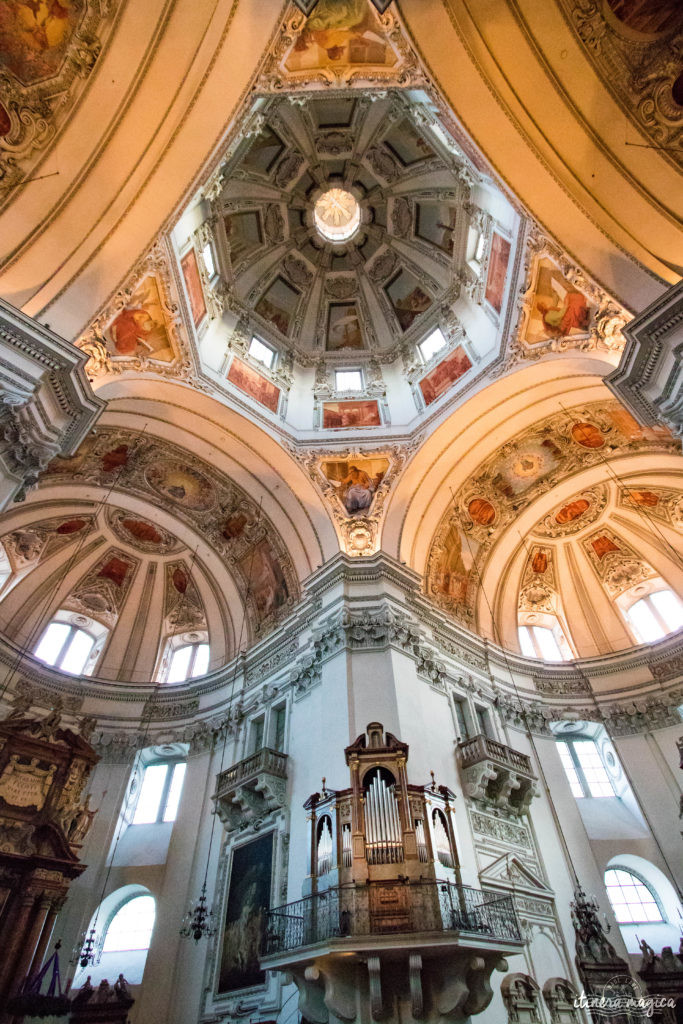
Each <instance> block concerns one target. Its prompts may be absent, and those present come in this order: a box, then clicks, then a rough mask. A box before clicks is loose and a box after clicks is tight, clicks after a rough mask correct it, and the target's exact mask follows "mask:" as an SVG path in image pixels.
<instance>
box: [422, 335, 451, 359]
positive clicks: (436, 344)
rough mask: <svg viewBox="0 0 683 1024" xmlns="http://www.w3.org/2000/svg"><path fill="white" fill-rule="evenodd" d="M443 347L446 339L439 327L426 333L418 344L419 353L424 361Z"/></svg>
mask: <svg viewBox="0 0 683 1024" xmlns="http://www.w3.org/2000/svg"><path fill="white" fill-rule="evenodd" d="M445 347H446V339H445V338H444V336H443V331H442V330H441V328H440V327H437V328H436V329H435V330H433V331H432V333H431V334H428V335H427V337H426V338H425V340H424V341H421V342H420V344H419V345H418V348H419V350H420V355H421V356H422V358H423V359H424V361H425V363H428V362H429V360H430V359H431V358H432V356H435V355H436V353H437V352H440V351H441V349H443V348H445Z"/></svg>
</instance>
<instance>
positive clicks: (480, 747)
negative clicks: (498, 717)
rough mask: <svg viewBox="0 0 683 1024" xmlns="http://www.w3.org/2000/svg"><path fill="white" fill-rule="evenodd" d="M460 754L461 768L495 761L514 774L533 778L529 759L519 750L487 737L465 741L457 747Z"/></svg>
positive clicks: (475, 737) (481, 736)
mask: <svg viewBox="0 0 683 1024" xmlns="http://www.w3.org/2000/svg"><path fill="white" fill-rule="evenodd" d="M458 750H459V752H460V764H461V765H462V767H463V768H469V767H470V765H473V764H478V763H479V762H480V761H497V762H498V763H499V764H503V765H505V766H506V767H507V768H511V769H512V770H513V771H516V772H523V773H524V774H525V775H531V776H533V774H534V773H533V770H532V768H531V759H530V758H529V757H527V755H526V754H521V753H520V752H519V750H513V748H512V747H506V746H505V744H504V743H498V742H497V740H492V739H490V738H489V737H488V736H483V735H480V736H473V737H472V739H471V740H465V742H464V743H461V744H460V745H459V747H458Z"/></svg>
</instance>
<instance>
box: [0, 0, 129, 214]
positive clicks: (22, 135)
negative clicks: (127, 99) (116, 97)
mask: <svg viewBox="0 0 683 1024" xmlns="http://www.w3.org/2000/svg"><path fill="white" fill-rule="evenodd" d="M118 6H119V0H107V2H102V0H59V2H55V0H5V2H4V3H2V4H0V183H2V185H3V186H4V187H5V188H7V187H12V186H16V185H18V184H19V183H20V182H21V180H22V178H23V177H25V176H26V174H27V173H28V172H29V170H30V169H31V168H32V167H33V166H35V164H36V162H37V160H38V159H39V158H40V156H41V154H42V151H44V150H45V149H46V147H47V146H48V145H49V144H50V143H51V142H52V141H53V139H54V138H55V135H56V133H57V132H58V131H59V129H60V128H61V126H62V125H63V124H64V123H65V122H66V120H67V118H68V116H69V115H70V113H71V110H72V108H73V105H74V103H75V101H76V100H77V98H78V97H79V96H80V94H81V93H82V92H83V89H84V88H85V86H86V84H87V80H88V77H89V76H90V75H91V73H92V72H93V70H94V68H95V65H96V63H97V60H98V58H99V56H100V52H101V50H102V47H103V45H104V43H105V41H106V40H107V39H108V37H109V34H110V32H111V30H112V27H113V23H114V21H115V16H116V13H117V8H118ZM8 198H9V193H7V192H2V193H0V201H6V200H7V199H8Z"/></svg>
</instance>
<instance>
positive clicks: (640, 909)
mask: <svg viewBox="0 0 683 1024" xmlns="http://www.w3.org/2000/svg"><path fill="white" fill-rule="evenodd" d="M605 888H606V889H607V895H608V897H609V901H610V903H611V904H612V910H613V911H614V916H615V917H616V919H617V923H618V924H645V923H648V924H649V923H659V922H661V921H663V920H664V918H663V917H662V912H661V910H660V908H659V903H658V901H657V898H656V896H655V894H654V892H653V891H652V889H650V887H649V885H646V883H645V882H644V881H643V880H642V878H639V877H638V875H634V874H633V872H632V871H626V869H625V868H621V867H615V868H609V869H608V870H607V871H606V872H605Z"/></svg>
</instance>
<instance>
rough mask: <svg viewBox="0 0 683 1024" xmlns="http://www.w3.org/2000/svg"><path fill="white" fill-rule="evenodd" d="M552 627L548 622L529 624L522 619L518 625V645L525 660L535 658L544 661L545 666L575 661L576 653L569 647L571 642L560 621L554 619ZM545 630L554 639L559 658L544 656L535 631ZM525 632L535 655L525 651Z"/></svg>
mask: <svg viewBox="0 0 683 1024" xmlns="http://www.w3.org/2000/svg"><path fill="white" fill-rule="evenodd" d="M553 618H554V622H553V623H552V625H548V624H547V622H528V621H525V620H522V619H520V620H519V621H518V623H517V643H518V644H519V649H520V651H521V653H522V656H523V657H524V658H535V659H536V660H537V661H542V662H543V663H544V664H545V665H561V664H563V663H564V662H568V661H573V660H574V657H575V656H574V653H573V651H572V650H571V648H570V646H569V641H568V640H567V637H566V635H565V632H564V630H563V629H562V626H561V625H560V622H559V620H558V619H557V618H556V617H554V616H553ZM537 629H545V630H547V631H548V632H549V633H550V635H551V636H552V638H553V641H554V643H555V646H556V647H557V650H558V652H559V655H560V656H559V658H546V657H545V656H544V654H543V651H542V648H541V644H540V641H539V639H538V637H537V636H536V634H535V630H537ZM523 630H524V631H525V635H526V637H527V638H528V641H529V643H530V644H531V646H532V647H533V649H534V651H535V654H526V653H525V651H524V645H523V643H522V631H523Z"/></svg>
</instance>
